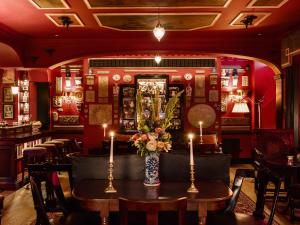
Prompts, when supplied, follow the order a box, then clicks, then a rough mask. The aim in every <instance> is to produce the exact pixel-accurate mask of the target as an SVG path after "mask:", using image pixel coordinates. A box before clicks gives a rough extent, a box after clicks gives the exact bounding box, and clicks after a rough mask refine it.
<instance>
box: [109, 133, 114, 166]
mask: <svg viewBox="0 0 300 225" xmlns="http://www.w3.org/2000/svg"><path fill="white" fill-rule="evenodd" d="M114 135H115V133H114V132H110V136H111V139H110V154H109V162H110V163H113V161H114V156H113V155H114Z"/></svg>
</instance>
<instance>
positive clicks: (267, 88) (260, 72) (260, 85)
mask: <svg viewBox="0 0 300 225" xmlns="http://www.w3.org/2000/svg"><path fill="white" fill-rule="evenodd" d="M274 76H275V74H274V72H273V70H272V69H270V67H268V66H267V65H265V64H263V63H260V62H254V79H255V89H254V92H255V100H256V101H257V100H258V99H260V98H261V97H262V96H264V100H263V102H262V104H261V128H276V84H275V80H274Z"/></svg>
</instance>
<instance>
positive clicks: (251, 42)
mask: <svg viewBox="0 0 300 225" xmlns="http://www.w3.org/2000/svg"><path fill="white" fill-rule="evenodd" d="M66 2H67V4H68V5H69V6H70V9H38V8H37V7H35V6H34V5H33V4H32V3H31V2H30V1H29V0H22V1H12V0H1V1H0V41H2V42H5V43H7V44H9V45H11V46H12V47H13V48H14V49H15V50H16V51H17V52H18V54H19V55H20V57H21V60H22V61H23V65H24V66H25V67H48V66H51V65H53V64H55V63H58V62H60V61H63V60H68V59H72V58H77V57H86V56H89V55H100V56H111V55H140V54H148V55H151V54H155V52H156V51H157V50H159V51H161V52H162V54H166V55H174V54H177V55H180V54H185V55H186V54H199V55H200V54H204V53H232V54H241V55H248V56H254V57H259V58H264V59H266V60H270V61H273V62H274V63H276V64H279V59H280V40H281V38H282V37H283V36H284V35H286V34H287V33H288V32H289V31H293V30H295V29H297V28H298V26H299V24H300V17H299V11H300V1H299V0H289V1H287V2H286V3H285V4H283V5H282V6H281V7H280V8H270V7H269V8H247V5H248V3H249V2H250V0H231V1H230V2H229V4H228V6H227V7H225V8H223V7H217V8H216V7H209V8H197V7H184V8H182V7H181V8H178V7H165V8H160V13H161V14H163V13H172V14H176V13H203V12H217V13H220V14H221V16H220V17H219V19H218V20H217V21H216V23H215V24H214V25H213V26H212V27H208V28H203V29H196V30H193V31H168V30H167V33H166V36H165V37H164V38H163V40H162V41H161V42H160V43H158V42H157V41H156V40H155V39H154V38H153V35H152V33H151V31H116V30H112V29H109V28H104V27H100V26H99V24H98V23H97V21H96V19H95V18H94V16H93V13H119V14H122V13H135V14H136V13H137V14H138V13H157V8H123V9H122V8H109V9H105V8H103V9H89V8H88V7H87V5H86V4H85V2H84V1H83V0H68V1H66ZM168 2H170V1H168ZM243 12H251V13H256V12H266V13H271V15H270V16H268V17H267V18H266V19H265V20H263V21H262V22H261V23H260V24H258V25H257V26H250V27H249V28H248V29H245V28H244V27H243V26H237V27H236V26H230V23H231V22H232V21H233V20H234V18H235V17H237V16H238V15H239V14H240V13H243ZM47 13H76V14H77V15H78V17H79V18H80V19H81V21H82V22H83V24H84V26H83V27H69V28H68V29H67V28H65V27H57V26H55V25H54V23H53V22H51V20H49V18H48V17H47V16H46V14H47ZM49 48H51V49H54V51H53V54H48V53H47V51H46V49H49ZM154 51H155V52H154ZM34 58H36V59H37V60H33V59H34Z"/></svg>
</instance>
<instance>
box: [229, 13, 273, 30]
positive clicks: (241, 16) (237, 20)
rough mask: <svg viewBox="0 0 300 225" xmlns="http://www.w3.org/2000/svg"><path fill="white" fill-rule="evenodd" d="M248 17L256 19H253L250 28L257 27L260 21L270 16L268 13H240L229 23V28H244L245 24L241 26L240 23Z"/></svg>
mask: <svg viewBox="0 0 300 225" xmlns="http://www.w3.org/2000/svg"><path fill="white" fill-rule="evenodd" d="M249 15H255V16H257V19H255V20H254V21H253V24H252V25H251V26H257V25H258V24H260V23H261V22H262V21H264V20H265V19H266V18H267V17H268V16H270V15H271V13H270V12H241V13H240V14H239V15H238V16H237V17H235V18H234V19H233V21H232V22H231V23H230V26H245V24H243V23H242V22H240V21H241V20H242V19H244V18H245V17H246V16H249ZM251 26H250V27H251Z"/></svg>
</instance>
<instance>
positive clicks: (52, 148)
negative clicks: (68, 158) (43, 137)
mask: <svg viewBox="0 0 300 225" xmlns="http://www.w3.org/2000/svg"><path fill="white" fill-rule="evenodd" d="M34 147H43V148H46V149H47V151H48V155H49V161H50V162H56V160H57V159H58V156H59V154H58V149H57V148H56V145H55V144H54V143H53V144H45V143H42V144H37V145H35V146H34Z"/></svg>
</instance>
